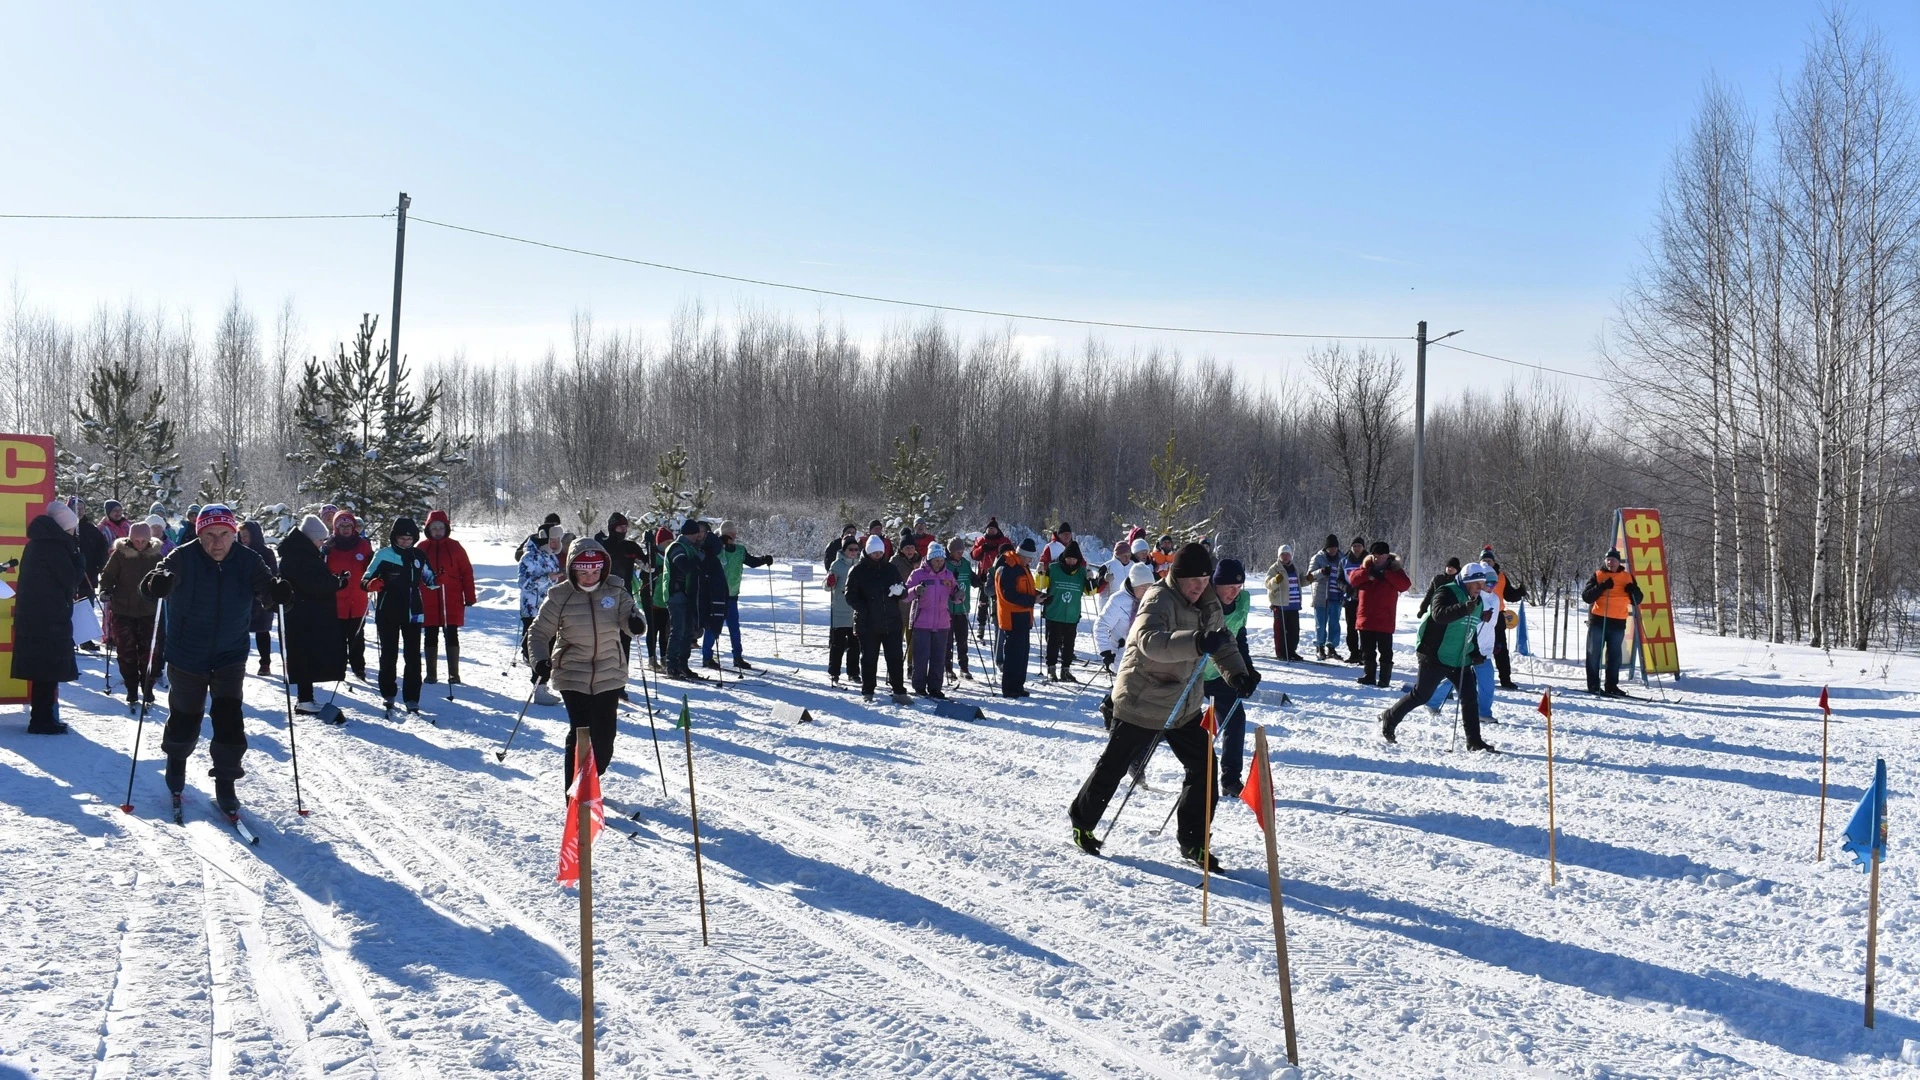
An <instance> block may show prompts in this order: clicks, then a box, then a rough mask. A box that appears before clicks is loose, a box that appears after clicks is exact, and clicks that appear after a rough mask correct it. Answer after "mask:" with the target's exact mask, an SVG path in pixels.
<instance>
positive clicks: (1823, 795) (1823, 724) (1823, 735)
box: [1813, 686, 1873, 1027]
mask: <svg viewBox="0 0 1920 1080" xmlns="http://www.w3.org/2000/svg"><path fill="white" fill-rule="evenodd" d="M1832 719H1833V709H1832V708H1831V707H1830V706H1829V705H1828V704H1827V688H1826V687H1824V686H1823V687H1821V688H1820V826H1819V829H1820V831H1819V834H1818V835H1817V836H1816V837H1815V838H1814V841H1813V861H1814V862H1823V861H1825V859H1826V857H1827V722H1828V721H1830V720H1832ZM1868 977H1869V978H1871V977H1872V973H1871V972H1869V973H1868ZM1868 998H1869V1000H1871V998H1872V994H1871V992H1869V994H1868ZM1867 1026H1868V1027H1872V1026H1873V1006H1871V1005H1869V1006H1867Z"/></svg>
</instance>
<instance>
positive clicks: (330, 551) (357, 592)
mask: <svg viewBox="0 0 1920 1080" xmlns="http://www.w3.org/2000/svg"><path fill="white" fill-rule="evenodd" d="M322 553H323V554H325V555H326V557H327V572H328V573H330V574H334V575H339V574H345V575H347V585H346V587H345V588H343V589H341V590H340V591H339V592H338V593H336V594H335V595H334V617H335V618H337V619H338V620H339V624H340V642H341V644H342V645H343V646H344V647H345V649H346V655H347V666H348V667H350V668H352V669H353V674H354V675H355V676H356V677H357V678H359V680H360V681H361V682H366V681H367V590H366V589H364V588H362V587H361V585H360V575H361V574H364V573H366V570H367V563H368V562H370V561H371V560H372V559H373V544H372V542H371V541H369V540H368V539H367V538H366V537H364V536H362V535H360V519H359V518H356V517H354V516H353V511H351V510H340V511H337V512H336V513H335V514H334V515H333V535H332V536H331V537H329V538H328V539H327V546H326V547H325V548H324V549H323V552H322ZM162 632H163V633H164V632H165V631H164V630H163V631H162Z"/></svg>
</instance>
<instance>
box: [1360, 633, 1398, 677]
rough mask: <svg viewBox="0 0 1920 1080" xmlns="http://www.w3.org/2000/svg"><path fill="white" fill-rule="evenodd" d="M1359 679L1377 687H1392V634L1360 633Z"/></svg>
mask: <svg viewBox="0 0 1920 1080" xmlns="http://www.w3.org/2000/svg"><path fill="white" fill-rule="evenodd" d="M1360 665H1361V667H1360V677H1361V678H1363V679H1365V680H1366V681H1368V682H1370V683H1374V684H1375V685H1377V686H1391V685H1393V632H1392V631H1390V630H1362V631H1360Z"/></svg>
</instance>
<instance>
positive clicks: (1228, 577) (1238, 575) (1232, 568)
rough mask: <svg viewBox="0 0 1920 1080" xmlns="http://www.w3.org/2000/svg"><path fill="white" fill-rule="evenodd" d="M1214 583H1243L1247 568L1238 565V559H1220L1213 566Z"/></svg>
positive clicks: (1244, 582)
mask: <svg viewBox="0 0 1920 1080" xmlns="http://www.w3.org/2000/svg"><path fill="white" fill-rule="evenodd" d="M1213 583H1214V584H1215V585H1245V584H1246V583H1247V568H1246V567H1244V566H1242V565H1240V560H1239V559H1221V560H1220V562H1219V563H1218V564H1216V565H1215V566H1214V568H1213Z"/></svg>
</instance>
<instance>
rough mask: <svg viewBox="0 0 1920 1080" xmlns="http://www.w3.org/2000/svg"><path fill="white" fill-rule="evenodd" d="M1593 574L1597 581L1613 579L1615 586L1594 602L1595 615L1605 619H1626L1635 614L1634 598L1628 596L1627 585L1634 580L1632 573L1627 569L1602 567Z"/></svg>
mask: <svg viewBox="0 0 1920 1080" xmlns="http://www.w3.org/2000/svg"><path fill="white" fill-rule="evenodd" d="M1593 576H1594V579H1595V580H1597V581H1606V580H1608V579H1609V578H1611V579H1612V580H1613V588H1611V589H1608V590H1607V591H1606V592H1603V593H1601V594H1600V599H1598V600H1595V601H1594V602H1593V608H1592V609H1591V610H1592V611H1593V613H1594V614H1595V615H1598V616H1600V617H1601V618H1603V619H1622V620H1624V619H1625V618H1626V617H1627V616H1629V615H1631V614H1633V600H1632V599H1631V598H1629V597H1628V596H1627V586H1628V585H1629V584H1631V583H1632V582H1633V575H1632V574H1630V573H1628V572H1627V571H1625V570H1608V569H1605V568H1602V569H1599V570H1595V571H1594V572H1593Z"/></svg>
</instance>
